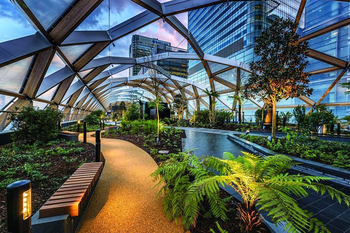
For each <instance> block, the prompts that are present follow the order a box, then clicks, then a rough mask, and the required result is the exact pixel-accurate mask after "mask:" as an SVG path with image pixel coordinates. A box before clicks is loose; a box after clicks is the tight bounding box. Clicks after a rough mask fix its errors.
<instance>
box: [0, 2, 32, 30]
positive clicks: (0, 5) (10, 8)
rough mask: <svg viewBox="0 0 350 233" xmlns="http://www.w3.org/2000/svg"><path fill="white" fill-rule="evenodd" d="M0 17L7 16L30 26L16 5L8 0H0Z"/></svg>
mask: <svg viewBox="0 0 350 233" xmlns="http://www.w3.org/2000/svg"><path fill="white" fill-rule="evenodd" d="M0 18H8V19H10V20H13V21H15V22H17V23H20V24H22V25H23V26H26V27H28V26H31V25H30V23H29V22H28V21H27V20H26V19H25V18H24V16H23V15H22V14H21V12H20V11H19V10H18V9H17V7H16V6H15V5H14V4H13V3H11V2H10V1H9V0H0Z"/></svg>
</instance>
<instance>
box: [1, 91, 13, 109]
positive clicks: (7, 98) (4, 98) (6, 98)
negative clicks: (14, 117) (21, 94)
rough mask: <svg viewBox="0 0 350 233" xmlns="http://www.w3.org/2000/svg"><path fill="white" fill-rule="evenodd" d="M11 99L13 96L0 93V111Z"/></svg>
mask: <svg viewBox="0 0 350 233" xmlns="http://www.w3.org/2000/svg"><path fill="white" fill-rule="evenodd" d="M13 99H14V97H12V96H7V95H2V94H0V111H3V110H4V108H6V107H7V105H8V104H9V103H10V102H11V101H12V100H13Z"/></svg>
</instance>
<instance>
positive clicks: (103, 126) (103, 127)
mask: <svg viewBox="0 0 350 233" xmlns="http://www.w3.org/2000/svg"><path fill="white" fill-rule="evenodd" d="M102 129H105V120H103V125H102Z"/></svg>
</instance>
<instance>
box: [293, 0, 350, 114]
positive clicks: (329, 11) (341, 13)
mask: <svg viewBox="0 0 350 233" xmlns="http://www.w3.org/2000/svg"><path fill="white" fill-rule="evenodd" d="M349 14H350V3H349V2H340V1H319V0H308V1H307V4H306V6H305V19H304V21H305V25H304V27H303V28H300V29H299V31H298V32H299V33H300V34H301V36H305V35H308V34H310V33H312V32H315V31H317V30H320V29H323V28H325V27H327V26H329V25H332V24H334V23H337V22H340V21H342V20H344V19H347V18H349ZM349 30H350V28H349V26H346V27H342V28H340V29H337V30H334V31H331V32H329V33H326V34H324V35H322V36H319V37H316V38H314V39H312V40H309V46H310V48H311V49H314V50H317V51H319V52H322V53H325V54H327V55H330V56H333V57H336V58H339V59H342V60H344V61H349V55H350V46H349V36H350V31H349ZM309 61H310V64H309V67H308V71H311V70H319V69H322V68H328V67H332V65H330V64H327V63H323V62H320V61H318V60H315V59H311V58H310V59H309ZM341 72H342V70H338V71H333V72H328V73H324V74H318V75H313V76H311V77H310V81H311V82H310V84H311V86H312V87H313V89H314V93H313V95H312V96H311V99H313V100H314V101H316V102H317V101H318V100H320V98H321V97H322V95H323V94H324V93H325V91H326V90H327V89H328V88H329V87H330V85H331V84H332V83H333V81H334V80H335V79H336V78H337V77H338V76H339V75H340V73H341ZM346 81H350V74H349V72H346V73H345V74H344V75H343V76H342V78H341V79H340V80H339V82H338V84H336V85H335V87H334V88H332V89H331V91H330V92H329V94H328V95H327V96H326V97H325V98H324V99H323V100H322V101H321V103H323V104H327V105H330V106H329V108H330V109H332V110H333V111H334V112H335V114H336V115H337V116H339V117H344V116H345V115H349V114H350V107H349V106H341V105H342V103H345V102H350V95H345V94H344V92H345V90H346V89H344V88H342V87H340V85H339V84H340V83H343V82H346ZM332 105H333V106H332ZM335 105H340V106H335Z"/></svg>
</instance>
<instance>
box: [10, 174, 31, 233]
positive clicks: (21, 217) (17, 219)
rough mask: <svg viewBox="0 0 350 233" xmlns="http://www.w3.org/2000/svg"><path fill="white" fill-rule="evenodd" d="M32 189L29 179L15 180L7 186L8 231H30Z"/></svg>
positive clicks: (22, 232) (13, 232)
mask: <svg viewBox="0 0 350 233" xmlns="http://www.w3.org/2000/svg"><path fill="white" fill-rule="evenodd" d="M31 199H32V190H31V182H30V180H20V181H16V182H14V183H12V184H10V185H9V186H7V224H8V226H7V228H8V232H12V233H25V232H30V226H31V215H32V200H31Z"/></svg>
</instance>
